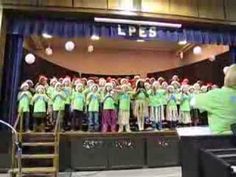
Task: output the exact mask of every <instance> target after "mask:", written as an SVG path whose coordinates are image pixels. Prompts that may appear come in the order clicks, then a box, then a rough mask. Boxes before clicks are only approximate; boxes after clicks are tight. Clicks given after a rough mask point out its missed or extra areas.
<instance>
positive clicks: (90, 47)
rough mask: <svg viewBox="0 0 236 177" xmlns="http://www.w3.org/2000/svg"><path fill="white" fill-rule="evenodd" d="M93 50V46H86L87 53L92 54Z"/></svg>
mask: <svg viewBox="0 0 236 177" xmlns="http://www.w3.org/2000/svg"><path fill="white" fill-rule="evenodd" d="M93 50H94V47H93V45H89V46H88V52H89V53H91V52H93Z"/></svg>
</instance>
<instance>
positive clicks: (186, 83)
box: [181, 78, 189, 85]
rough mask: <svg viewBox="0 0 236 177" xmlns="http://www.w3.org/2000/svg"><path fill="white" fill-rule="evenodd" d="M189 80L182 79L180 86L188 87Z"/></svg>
mask: <svg viewBox="0 0 236 177" xmlns="http://www.w3.org/2000/svg"><path fill="white" fill-rule="evenodd" d="M188 83H189V80H188V79H187V78H184V79H183V81H182V83H181V85H188Z"/></svg>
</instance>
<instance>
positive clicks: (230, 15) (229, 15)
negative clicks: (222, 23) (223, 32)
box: [225, 0, 236, 20]
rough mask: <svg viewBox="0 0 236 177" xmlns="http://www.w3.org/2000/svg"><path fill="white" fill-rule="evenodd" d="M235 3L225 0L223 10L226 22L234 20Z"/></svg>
mask: <svg viewBox="0 0 236 177" xmlns="http://www.w3.org/2000/svg"><path fill="white" fill-rule="evenodd" d="M235 9H236V1H235V0H225V10H226V19H227V20H236V10H235Z"/></svg>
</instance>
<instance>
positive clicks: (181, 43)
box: [178, 40, 187, 45]
mask: <svg viewBox="0 0 236 177" xmlns="http://www.w3.org/2000/svg"><path fill="white" fill-rule="evenodd" d="M178 44H179V45H186V44H187V41H186V40H181V41H179V42H178Z"/></svg>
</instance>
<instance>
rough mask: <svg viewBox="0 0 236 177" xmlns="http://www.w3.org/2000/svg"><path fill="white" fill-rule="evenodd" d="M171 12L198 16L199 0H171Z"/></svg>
mask: <svg viewBox="0 0 236 177" xmlns="http://www.w3.org/2000/svg"><path fill="white" fill-rule="evenodd" d="M170 13H171V14H174V15H184V16H193V17H197V16H198V11H197V0H170Z"/></svg>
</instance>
